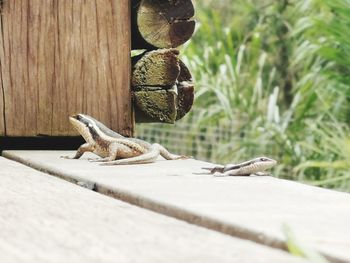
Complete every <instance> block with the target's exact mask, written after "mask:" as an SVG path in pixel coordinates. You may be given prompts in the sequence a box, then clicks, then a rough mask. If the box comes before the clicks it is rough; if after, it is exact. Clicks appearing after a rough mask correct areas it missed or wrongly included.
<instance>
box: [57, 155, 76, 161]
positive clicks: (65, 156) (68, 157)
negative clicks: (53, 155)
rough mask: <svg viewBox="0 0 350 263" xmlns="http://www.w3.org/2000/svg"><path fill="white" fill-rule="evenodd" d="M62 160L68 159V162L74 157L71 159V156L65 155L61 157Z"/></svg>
mask: <svg viewBox="0 0 350 263" xmlns="http://www.w3.org/2000/svg"><path fill="white" fill-rule="evenodd" d="M60 158H61V159H68V160H73V159H74V157H70V156H67V155H63V156H60Z"/></svg>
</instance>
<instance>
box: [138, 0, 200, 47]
mask: <svg viewBox="0 0 350 263" xmlns="http://www.w3.org/2000/svg"><path fill="white" fill-rule="evenodd" d="M133 7H134V8H133V16H134V18H133V19H132V22H133V23H132V24H133V25H132V26H133V31H134V32H133V39H132V47H133V48H135V49H137V48H149V47H155V48H174V47H178V46H180V45H182V44H184V43H185V42H186V41H188V40H189V39H190V38H191V36H192V35H193V32H194V30H195V24H196V23H195V21H193V20H192V17H193V16H194V7H193V3H192V1H191V0H173V1H164V0H142V1H140V2H139V3H138V4H133Z"/></svg>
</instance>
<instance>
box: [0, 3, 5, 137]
mask: <svg viewBox="0 0 350 263" xmlns="http://www.w3.org/2000/svg"><path fill="white" fill-rule="evenodd" d="M2 9H3V1H2V0H0V24H1V28H0V31H1V38H2V45H3V46H2V49H3V50H5V48H4V25H3V22H4V21H3V10H2ZM0 78H1V87H0V88H1V93H2V96H1V98H0V99H1V100H2V107H3V109H2V110H3V112H2V114H3V116H2V118H3V123H4V133H5V135H6V134H7V129H6V113H5V109H6V107H5V87H4V80H3V76H2V60H1V59H0Z"/></svg>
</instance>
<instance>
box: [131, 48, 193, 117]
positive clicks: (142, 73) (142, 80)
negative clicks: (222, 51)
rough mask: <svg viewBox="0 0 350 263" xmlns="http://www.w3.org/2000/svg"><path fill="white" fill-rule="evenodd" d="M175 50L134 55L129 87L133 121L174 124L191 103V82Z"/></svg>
mask: <svg viewBox="0 0 350 263" xmlns="http://www.w3.org/2000/svg"><path fill="white" fill-rule="evenodd" d="M178 54H179V52H178V51H177V50H176V49H160V50H155V51H151V52H146V53H144V54H143V55H141V56H139V57H137V58H134V59H133V61H134V66H133V76H132V88H133V100H134V106H135V117H136V122H165V123H175V121H176V120H179V119H181V118H182V117H184V116H185V115H186V113H188V112H189V111H190V109H191V107H192V105H193V99H194V85H193V82H192V76H191V73H190V72H189V70H188V68H187V67H186V65H185V64H184V63H183V62H182V61H181V60H180V59H179V58H178Z"/></svg>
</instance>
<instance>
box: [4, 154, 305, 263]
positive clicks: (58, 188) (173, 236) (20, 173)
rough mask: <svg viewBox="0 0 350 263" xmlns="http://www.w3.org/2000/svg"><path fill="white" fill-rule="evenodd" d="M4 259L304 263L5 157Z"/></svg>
mask: <svg viewBox="0 0 350 263" xmlns="http://www.w3.org/2000/svg"><path fill="white" fill-rule="evenodd" d="M0 195H1V198H0V233H1V234H0V255H1V262H2V263H12V262H26V263H29V262H35V263H40V262H45V263H47V262H74V263H77V262H99V263H100V262H118V263H120V262H121V263H122V262H127V263H129V262H142V263H144V262H151V263H154V262H198V263H199V262H200V263H202V262H230V263H233V262H247V263H250V262H266V263H268V262H289V263H298V262H300V263H302V262H305V261H304V260H301V259H299V258H296V257H292V256H290V255H288V254H287V253H285V252H282V251H279V250H276V249H271V248H268V247H265V246H261V245H258V244H255V243H253V242H249V241H244V240H240V239H236V238H233V237H230V236H228V235H224V234H220V233H217V232H214V231H211V230H208V229H205V228H201V227H197V226H195V225H191V224H188V223H186V222H183V221H180V220H176V219H173V218H170V217H167V216H164V215H160V214H158V213H154V212H151V211H149V210H145V209H142V208H139V207H136V206H133V205H130V204H127V203H124V202H121V201H119V200H115V199H113V198H110V197H106V196H104V195H101V194H98V193H96V192H93V191H89V190H87V189H84V188H81V187H78V186H76V185H74V184H71V183H68V182H66V181H63V180H60V179H58V178H55V177H52V176H49V175H47V174H44V173H41V172H38V171H35V170H33V169H31V168H29V167H26V166H24V165H21V164H19V163H16V162H13V161H9V160H6V159H4V158H1V157H0Z"/></svg>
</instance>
